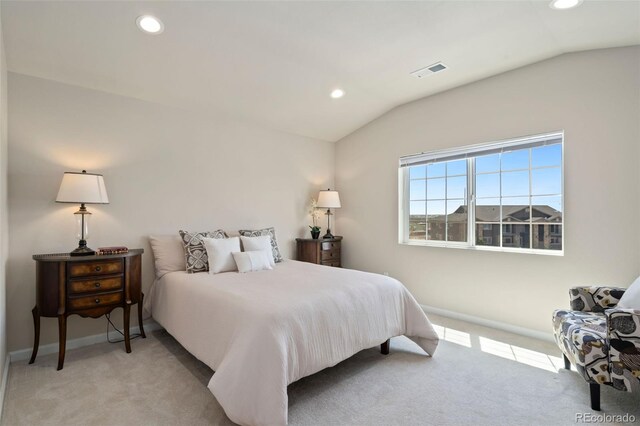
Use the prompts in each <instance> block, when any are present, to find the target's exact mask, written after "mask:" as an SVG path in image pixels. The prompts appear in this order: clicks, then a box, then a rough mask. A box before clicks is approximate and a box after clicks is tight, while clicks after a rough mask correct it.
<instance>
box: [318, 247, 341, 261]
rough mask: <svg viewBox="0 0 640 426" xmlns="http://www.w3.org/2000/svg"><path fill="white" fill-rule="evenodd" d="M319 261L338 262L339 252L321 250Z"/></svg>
mask: <svg viewBox="0 0 640 426" xmlns="http://www.w3.org/2000/svg"><path fill="white" fill-rule="evenodd" d="M320 256H321V260H322V261H323V262H324V261H325V260H333V259H335V260H340V250H328V251H327V250H322V252H321V255H320Z"/></svg>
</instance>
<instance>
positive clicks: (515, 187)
mask: <svg viewBox="0 0 640 426" xmlns="http://www.w3.org/2000/svg"><path fill="white" fill-rule="evenodd" d="M523 195H526V196H528V195H529V172H528V171H524V172H503V173H502V196H503V197H505V196H506V197H511V196H523Z"/></svg>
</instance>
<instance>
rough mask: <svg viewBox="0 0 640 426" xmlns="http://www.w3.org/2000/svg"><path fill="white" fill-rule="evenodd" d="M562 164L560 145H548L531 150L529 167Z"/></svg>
mask: <svg viewBox="0 0 640 426" xmlns="http://www.w3.org/2000/svg"><path fill="white" fill-rule="evenodd" d="M561 164H562V145H560V144H556V145H549V146H541V147H539V148H533V149H532V150H531V167H546V166H560V165H561Z"/></svg>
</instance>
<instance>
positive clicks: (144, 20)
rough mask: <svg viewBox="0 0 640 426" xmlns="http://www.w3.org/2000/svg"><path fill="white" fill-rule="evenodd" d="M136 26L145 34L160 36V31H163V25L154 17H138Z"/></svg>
mask: <svg viewBox="0 0 640 426" xmlns="http://www.w3.org/2000/svg"><path fill="white" fill-rule="evenodd" d="M136 24H137V25H138V28H140V29H141V30H142V31H144V32H145V33H149V34H160V33H161V32H162V31H164V25H163V24H162V21H161V20H159V19H158V18H156V17H155V16H151V15H142V16H138V19H136Z"/></svg>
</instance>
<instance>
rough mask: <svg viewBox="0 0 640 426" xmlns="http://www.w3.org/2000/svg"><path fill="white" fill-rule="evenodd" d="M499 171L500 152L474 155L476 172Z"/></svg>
mask: <svg viewBox="0 0 640 426" xmlns="http://www.w3.org/2000/svg"><path fill="white" fill-rule="evenodd" d="M498 171H500V154H493V155H483V156H482V157H476V173H486V172H498Z"/></svg>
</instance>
